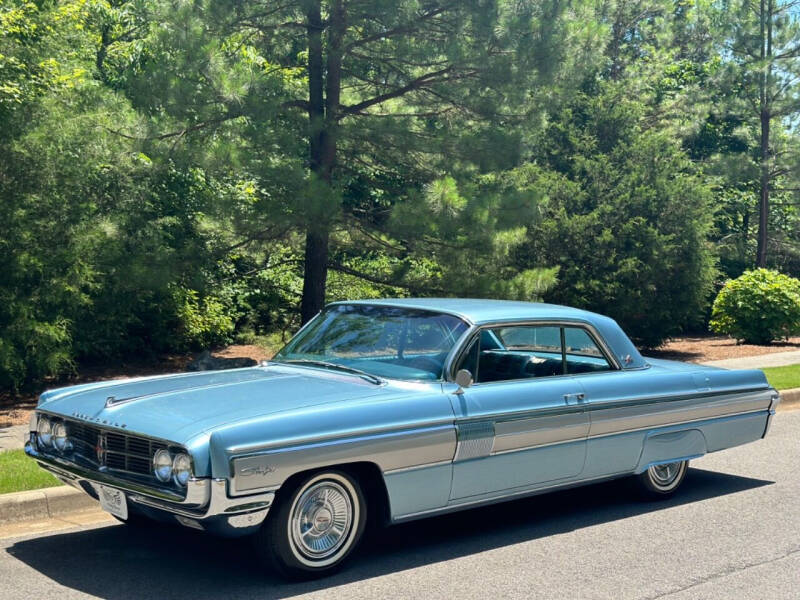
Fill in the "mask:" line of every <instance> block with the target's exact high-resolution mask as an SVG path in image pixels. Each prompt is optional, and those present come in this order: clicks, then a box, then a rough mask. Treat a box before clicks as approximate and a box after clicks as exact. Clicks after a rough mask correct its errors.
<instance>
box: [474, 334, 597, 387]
mask: <svg viewBox="0 0 800 600" xmlns="http://www.w3.org/2000/svg"><path fill="white" fill-rule="evenodd" d="M458 368H459V369H467V370H468V371H470V373H472V375H473V378H474V380H475V382H476V383H488V382H492V381H512V380H516V379H530V378H537V377H556V376H559V375H574V374H579V373H591V372H596V371H608V370H611V369H612V368H613V367H612V366H611V364H610V363H609V362H608V360H607V359H606V357H605V355H604V354H603V352H602V351H601V350H600V348H599V346H598V345H597V343H596V342H595V341H594V339H593V338H592V336H591V335H589V333H588V332H587V331H586V330H585V329H583V328H581V327H568V326H566V327H565V326H560V325H514V326H508V327H495V328H488V329H484V330H482V331H481V334H480V335H479V336H478V337H477V338H476V339H475V340H474V341H473V342H472V345H471V346H470V348H469V349H468V350H467V352H465V353H464V355H463V358H462V359H461V363H460V365H459V367H458Z"/></svg>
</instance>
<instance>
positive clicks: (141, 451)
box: [26, 299, 779, 577]
mask: <svg viewBox="0 0 800 600" xmlns="http://www.w3.org/2000/svg"><path fill="white" fill-rule="evenodd" d="M778 401H779V397H778V393H777V392H776V391H775V390H774V389H772V388H771V387H770V386H769V385H768V384H767V381H766V379H765V378H764V375H763V373H761V372H760V371H726V370H722V369H715V368H711V367H703V366H700V365H692V364H683V363H678V362H670V361H665V360H654V359H645V358H643V357H642V356H641V355H640V354H639V352H638V351H637V350H636V348H635V347H634V346H633V344H632V343H631V342H630V340H629V339H628V338H627V336H626V335H625V334H624V333H623V332H622V331H621V330H620V328H619V327H618V326H617V324H616V323H615V322H614V321H613V320H611V319H609V318H607V317H603V316H601V315H597V314H593V313H589V312H585V311H581V310H576V309H572V308H567V307H563V306H553V305H548V304H532V303H526V302H505V301H493V300H462V299H401V300H378V301H372V300H370V301H357V302H341V303H334V304H331V305H329V306H328V307H326V308H325V310H324V311H322V312H321V313H320V314H319V315H318V316H317V317H316V318H314V319H313V320H312V321H310V322H309V323H308V324H307V325H306V326H305V327H303V328H302V329H301V330H300V331H299V332H298V334H297V335H296V336H295V337H294V338H293V339H292V340H291V341H290V342H289V343H288V344H287V346H286V347H285V348H284V349H283V350H281V351H280V352H279V353H278V354H277V355H276V356H275V358H274V359H273V360H271V361H268V362H265V363H263V364H262V365H260V366H258V367H252V368H247V369H236V370H230V371H217V372H210V373H209V372H206V373H192V374H179V375H167V376H161V377H144V378H140V379H129V380H125V381H110V382H102V383H93V384H87V385H79V386H74V387H70V388H64V389H59V390H52V391H48V392H46V393H44V394H42V396H41V399H40V401H39V405H38V408H37V410H36V412H35V415H34V416H33V418H32V420H31V434H30V439H29V441H28V443H27V445H26V452H27V453H28V454H29V455H30V456H32V457H33V458H34V459H36V460H37V461H38V462H39V464H40V465H41V466H42V467H44V468H45V469H47V470H48V471H50V472H52V473H54V474H55V475H56V476H57V477H59V478H60V479H61V480H63V481H65V482H66V483H68V484H71V485H73V486H76V487H78V488H80V489H83V490H84V491H85V492H86V493H87V494H90V495H91V496H93V497H95V498H97V499H98V500H99V501H100V503H101V505H102V507H103V508H105V509H106V510H107V511H109V512H110V513H111V514H113V515H114V516H116V517H117V518H118V519H120V520H121V521H124V522H127V523H144V522H149V521H152V520H160V521H170V522H173V523H174V522H176V521H177V522H178V523H180V524H181V525H184V526H186V527H193V528H196V529H202V530H207V531H210V532H216V533H220V534H225V535H238V536H244V535H252V536H253V539H254V540H255V543H256V548H257V549H258V551H259V553H260V554H261V555H262V556H263V558H264V559H265V560H267V561H268V562H269V563H271V564H272V565H274V566H275V567H277V568H278V569H280V570H281V571H282V572H283V573H285V574H287V575H289V576H295V577H312V576H317V575H320V574H324V573H327V572H329V571H331V570H332V569H335V568H336V567H338V566H339V565H341V563H342V562H343V561H344V560H345V558H346V557H347V556H348V555H349V554H350V553H351V551H352V550H353V548H354V547H355V546H356V544H357V543H358V541H359V538H360V537H361V536H362V533H363V532H364V529H365V526H366V525H367V523H368V522H376V523H380V522H383V523H386V522H388V523H397V522H400V521H406V520H410V519H418V518H421V517H427V516H432V515H436V514H439V513H443V512H448V511H454V510H459V509H462V508H469V507H475V506H478V505H481V504H488V503H492V502H499V501H503V500H507V499H510V498H519V497H521V496H525V495H530V494H537V493H541V492H545V491H549V490H553V489H557V488H562V487H565V486H575V485H577V484H584V483H591V482H596V481H600V480H604V479H611V478H617V477H628V476H629V477H631V478H632V480H633V481H635V482H636V483H637V485H639V486H640V488H641V490H642V491H643V492H644V493H645V494H648V495H650V496H653V497H665V496H668V495H669V494H672V493H673V492H674V491H675V490H676V489H677V488H678V486H679V485H680V484H681V482H682V481H683V479H684V476H685V475H686V471H687V464H688V461H689V460H690V459H692V458H696V457H699V456H703V455H704V454H706V453H708V452H716V451H717V450H722V449H725V448H730V447H732V446H737V445H739V444H744V443H747V442H752V441H755V440H758V439H760V438H762V437H764V436H765V435H766V433H767V430H768V429H769V424H770V420H771V419H772V416H773V415H774V413H775V407H776V405H777V404H778Z"/></svg>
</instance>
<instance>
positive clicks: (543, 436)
mask: <svg viewBox="0 0 800 600" xmlns="http://www.w3.org/2000/svg"><path fill="white" fill-rule="evenodd" d="M588 431H589V421H588V419H587V418H586V415H585V414H584V413H583V412H574V411H571V412H565V413H562V414H552V415H535V414H534V415H531V417H530V418H527V419H515V420H511V421H502V422H499V423H496V424H495V434H496V437H495V440H494V449H493V452H494V453H498V452H508V451H511V450H519V449H523V448H531V447H534V446H545V445H549V444H558V443H561V442H569V441H574V440H580V439H585V438H586V435H587V434H588Z"/></svg>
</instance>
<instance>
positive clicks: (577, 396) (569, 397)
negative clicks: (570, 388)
mask: <svg viewBox="0 0 800 600" xmlns="http://www.w3.org/2000/svg"><path fill="white" fill-rule="evenodd" d="M585 399H586V394H584V393H583V392H575V393H574V394H564V402H566V403H567V404H580V403H581V402H583V401H584V400H585ZM573 400H574V402H572V401H573Z"/></svg>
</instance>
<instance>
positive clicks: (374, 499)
mask: <svg viewBox="0 0 800 600" xmlns="http://www.w3.org/2000/svg"><path fill="white" fill-rule="evenodd" d="M326 471H342V472H344V473H346V474H348V475H350V476H351V477H353V478H354V479H355V480H356V481H357V482H358V484H359V486H360V487H361V492H362V493H363V494H364V500H365V502H366V504H367V519H368V524H376V525H384V524H387V523H388V522H389V521H390V504H389V492H388V490H387V488H386V480H385V479H384V475H383V471H381V469H380V467H379V466H378V465H377V464H376V463H374V462H370V461H355V462H344V463H336V464H330V465H325V466H321V467H313V468H309V469H303V470H300V471H297V472H296V473H293V474H292V475H290V476H289V477H288V478H286V480H284V482H283V483H282V484H281V486H280V488H278V490H277V491H276V494H275V503H277V502H281V501H283V499H284V498H286V497H287V496H289V495H291V493H292V492H293V491H294V490H295V489H296V488H297V486H298V485H299V484H300V482H302V481H303V480H305V479H307V478H309V477H311V476H313V475H316V474H317V473H324V472H326Z"/></svg>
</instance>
